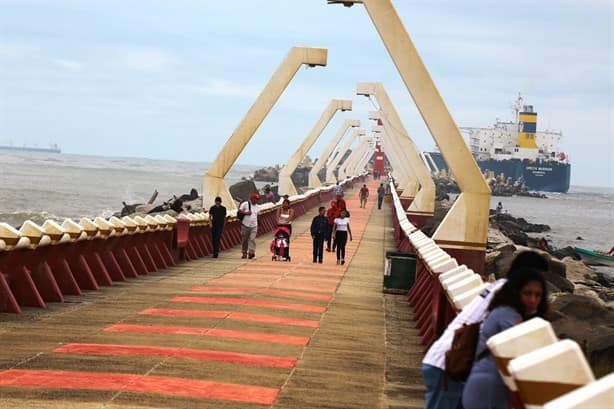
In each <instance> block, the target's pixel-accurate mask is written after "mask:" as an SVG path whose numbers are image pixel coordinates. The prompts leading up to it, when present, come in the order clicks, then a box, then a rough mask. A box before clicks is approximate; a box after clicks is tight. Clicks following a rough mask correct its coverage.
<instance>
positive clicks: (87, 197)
mask: <svg viewBox="0 0 614 409" xmlns="http://www.w3.org/2000/svg"><path fill="white" fill-rule="evenodd" d="M208 165H209V164H208V163H190V162H178V161H163V160H152V159H142V158H112V157H97V156H80V155H68V154H61V155H57V154H41V153H7V152H0V222H7V223H9V224H12V225H14V226H19V225H20V224H21V223H22V222H23V221H24V220H27V219H32V220H34V221H36V222H42V221H43V220H45V219H46V218H53V219H59V220H62V219H63V218H66V217H70V218H79V217H84V216H85V217H95V216H100V215H102V216H110V215H111V214H112V213H113V212H115V211H119V210H121V208H122V201H126V202H127V203H146V202H147V200H148V199H149V197H150V196H151V194H152V192H153V191H154V189H157V190H158V192H159V195H158V199H157V202H158V203H160V202H162V201H164V200H167V199H169V198H171V197H172V195H173V194H176V195H181V194H183V193H188V192H189V191H190V189H191V188H193V187H194V188H196V189H197V190H198V191H199V193H202V175H203V174H204V172H205V170H206V169H207V167H208ZM264 165H268V164H263V166H264ZM259 167H260V166H242V165H236V166H235V167H234V168H233V169H232V170H231V171H230V173H229V174H228V176H227V178H226V183H227V184H228V185H229V186H230V185H231V184H233V183H236V182H237V181H239V180H240V179H241V177H244V176H251V175H252V174H253V172H254V170H256V169H257V168H259ZM499 201H501V202H502V204H503V207H504V210H506V211H509V212H510V213H512V214H513V215H514V216H517V217H524V218H525V219H527V221H529V222H531V223H544V224H548V225H549V226H550V227H551V228H552V231H550V232H546V233H544V235H543V236H544V237H546V238H547V239H548V240H549V241H551V243H552V244H553V245H554V246H555V247H564V246H578V247H584V248H587V249H609V248H610V247H612V246H613V245H614V189H612V188H592V187H581V186H573V187H572V189H571V190H570V192H569V193H567V194H556V193H555V194H553V193H549V194H548V199H535V198H529V197H501V198H499V197H493V198H492V201H491V207H492V208H493V209H494V208H495V207H496V204H497V202H499ZM577 237H582V238H583V240H576V238H577Z"/></svg>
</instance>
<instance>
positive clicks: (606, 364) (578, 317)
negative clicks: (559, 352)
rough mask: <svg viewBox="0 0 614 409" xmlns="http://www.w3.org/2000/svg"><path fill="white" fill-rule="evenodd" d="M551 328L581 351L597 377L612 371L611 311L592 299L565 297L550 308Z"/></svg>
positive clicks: (613, 330)
mask: <svg viewBox="0 0 614 409" xmlns="http://www.w3.org/2000/svg"><path fill="white" fill-rule="evenodd" d="M550 307H551V311H552V313H551V316H550V320H551V321H552V326H553V328H554V330H555V332H556V334H557V336H558V337H559V338H562V339H564V338H570V339H573V340H574V341H576V342H577V343H578V344H579V345H580V346H581V347H582V349H583V350H584V352H585V354H586V356H587V357H588V359H589V362H590V364H591V366H592V367H593V370H594V372H595V374H596V375H597V376H602V375H604V374H606V373H608V372H609V371H611V368H612V367H614V328H612V322H614V311H613V310H611V309H609V308H607V307H606V306H605V305H604V304H603V302H602V301H600V300H599V299H598V298H595V297H594V296H593V295H578V294H565V295H561V296H558V297H556V299H555V300H554V302H553V303H552V304H551V306H550Z"/></svg>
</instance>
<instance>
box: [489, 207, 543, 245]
mask: <svg viewBox="0 0 614 409" xmlns="http://www.w3.org/2000/svg"><path fill="white" fill-rule="evenodd" d="M490 225H491V226H492V227H493V228H495V229H498V230H499V231H500V232H501V233H503V234H504V235H505V236H507V237H509V238H510V239H511V240H512V241H513V242H514V243H516V244H520V245H522V246H527V245H528V244H529V242H530V241H531V239H530V237H529V235H528V234H527V233H543V232H545V231H549V230H550V226H548V225H546V224H533V223H529V222H527V221H526V220H525V219H523V218H522V217H514V216H512V215H511V214H509V213H503V214H499V215H495V217H494V218H491V220H490Z"/></svg>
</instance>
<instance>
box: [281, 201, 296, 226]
mask: <svg viewBox="0 0 614 409" xmlns="http://www.w3.org/2000/svg"><path fill="white" fill-rule="evenodd" d="M292 219H294V209H293V208H291V207H290V200H288V199H284V201H283V202H281V207H280V208H278V209H277V226H283V227H287V228H288V230H289V231H290V233H292Z"/></svg>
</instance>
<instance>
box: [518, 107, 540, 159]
mask: <svg viewBox="0 0 614 409" xmlns="http://www.w3.org/2000/svg"><path fill="white" fill-rule="evenodd" d="M527 108H528V107H526V106H525V109H524V110H523V111H522V112H520V113H519V114H518V146H519V147H521V148H531V149H537V142H536V140H535V133H536V132H537V113H536V112H533V107H530V108H529V109H527Z"/></svg>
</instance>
